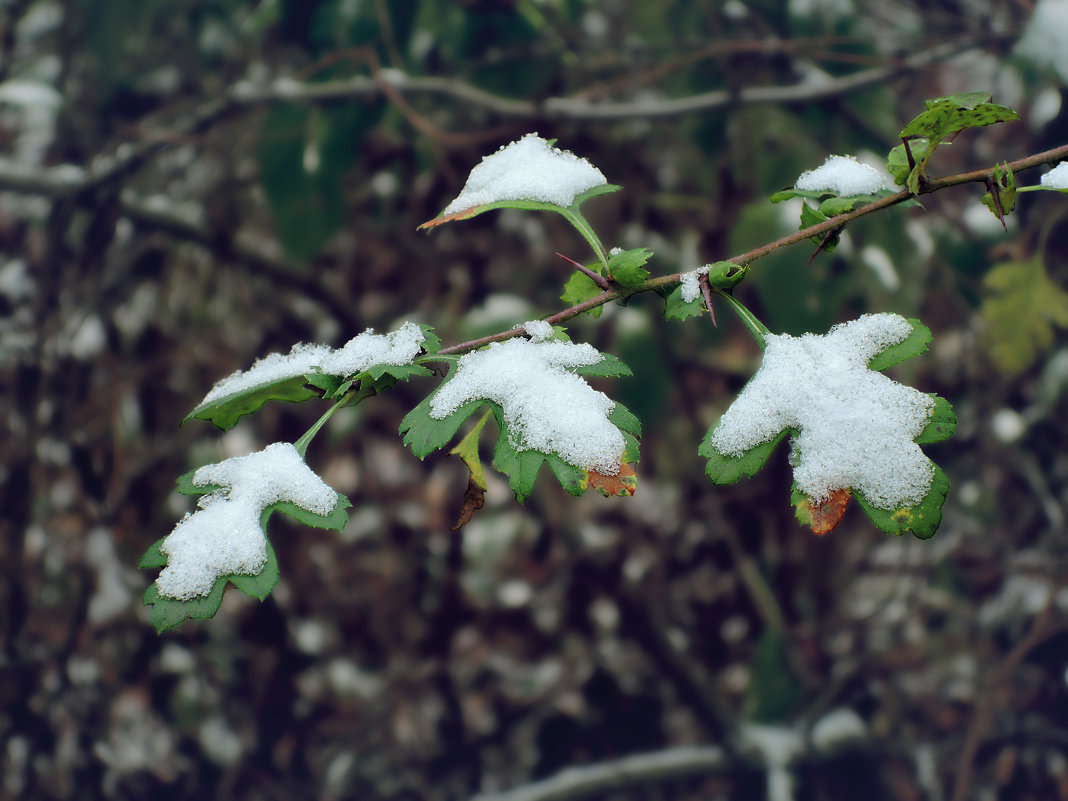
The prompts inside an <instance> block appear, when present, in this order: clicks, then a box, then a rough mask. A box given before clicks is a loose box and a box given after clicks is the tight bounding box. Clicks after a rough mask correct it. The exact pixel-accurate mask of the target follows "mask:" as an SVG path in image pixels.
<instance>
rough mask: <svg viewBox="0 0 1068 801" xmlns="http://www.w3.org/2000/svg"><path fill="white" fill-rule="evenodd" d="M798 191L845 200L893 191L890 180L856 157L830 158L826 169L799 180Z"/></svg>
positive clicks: (810, 172)
mask: <svg viewBox="0 0 1068 801" xmlns="http://www.w3.org/2000/svg"><path fill="white" fill-rule="evenodd" d="M794 188H795V189H801V190H804V191H806V192H820V191H828V192H837V193H838V194H839V195H840V196H841V197H854V196H855V195H871V194H874V193H875V192H879V191H881V190H883V189H889V188H890V184H889V179H888V178H887V177H886V176H884V175H883V174H882V173H880V172H879V171H878V170H877V169H875V168H874V167H872V166H871V165H869V164H862V163H861V162H859V161H857V160H856V158H854V157H853V156H828V157H827V160H826V161H825V162H823V166H821V167H817V168H816V169H814V170H808V171H807V172H803V173H801V175H800V176H798V179H797V183H795V184H794Z"/></svg>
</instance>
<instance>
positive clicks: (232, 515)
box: [156, 442, 338, 601]
mask: <svg viewBox="0 0 1068 801" xmlns="http://www.w3.org/2000/svg"><path fill="white" fill-rule="evenodd" d="M193 484H195V485H196V486H201V487H202V486H210V485H217V486H219V487H222V488H223V489H220V490H217V491H215V492H212V493H209V494H207V495H204V496H202V497H201V498H200V501H199V506H200V509H198V510H197V511H196V512H193V513H192V514H187V515H186V516H185V517H184V518H182V519H181V520H180V521H178V524H177V525H176V526H175V527H174V530H173V531H171V533H170V534H169V535H168V536H167V538H166V539H165V540H164V541H163V543H162V544H161V545H160V550H161V551H163V553H164V554H166V555H167V566H166V567H165V568H163V570H162V571H161V572H160V574H159V578H157V579H156V588H157V589H158V590H159V594H160V595H163V596H166V597H168V598H176V599H178V600H183V601H184V600H188V599H190V598H194V597H197V596H203V595H207V594H208V593H210V592H211V588H212V587H213V586H215V582H216V580H218V579H219V577H220V576H228V575H232V574H237V575H256V574H257V573H259V572H260V571H261V570H262V569H263V565H264V563H265V562H266V561H267V540H266V538H265V536H264V533H263V529H262V528H260V515H261V514H262V512H263V510H264V509H265V508H267V507H268V506H270V505H271V504H273V503H277V502H279V501H289V502H290V503H294V504H296V505H297V506H299V507H301V508H302V509H307V510H308V511H309V512H315V513H316V514H320V515H328V514H330V512H332V511H333V509H334V507H335V506H336V505H337V499H338V496H337V493H336V492H334V490H332V489H330V487H329V486H327V485H326V484H325V483H324V482H323V480H322V479H321V478H319V476H317V475H316V474H315V473H313V472H312V471H311V469H310V468H309V467H308V466H307V465H306V464H305V463H304V460H303V459H301V458H300V454H299V453H297V449H296V448H294V447H293V445H292V444H291V443H289V442H276V443H274V444H273V445H268V446H267V447H266V448H264V449H263V450H262V451H259V452H258V453H252V454H249V455H248V456H236V457H234V458H232V459H226V460H224V461H222V462H219V463H217V464H209V465H205V466H204V467H201V468H200V469H199V470H197V471H196V473H194V474H193Z"/></svg>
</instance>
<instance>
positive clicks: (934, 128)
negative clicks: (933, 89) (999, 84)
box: [899, 93, 1020, 149]
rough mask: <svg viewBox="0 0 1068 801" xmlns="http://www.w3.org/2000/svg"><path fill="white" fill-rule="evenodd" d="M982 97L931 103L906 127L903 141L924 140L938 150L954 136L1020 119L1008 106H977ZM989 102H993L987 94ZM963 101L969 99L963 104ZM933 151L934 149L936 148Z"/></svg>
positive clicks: (939, 99) (903, 131) (903, 130)
mask: <svg viewBox="0 0 1068 801" xmlns="http://www.w3.org/2000/svg"><path fill="white" fill-rule="evenodd" d="M981 94H984V93H973V94H971V95H967V96H965V95H953V96H951V97H943V98H938V99H937V100H927V101H925V104H926V106H927V110H926V111H924V112H923V113H921V114H919V115H917V116H916V117H914V118H913V120H912V121H911V122H910V123H909V124H908V125H906V126H905V127H904V128H903V129H902V130H901V133H900V134H899V136H900V137H901V138H902V139H912V138H915V137H922V138H924V139H926V140H927V141H928V142H930V143H932V144H933V145H934V146H937V145H939V144H941V142H942V140H943V139H945V137H946V136H947V135H949V134H951V133H955V132H957V131H963V130H964V129H966V128H979V127H983V126H986V125H994V124H995V123H999V122H1011V121H1012V120H1018V119H1019V118H1020V115H1019V114H1017V113H1016V112H1015V111H1013V110H1012V109H1011V108H1008V107H1007V106H999V105H998V104H996V103H987V102H975V101H976V98H978V97H979V96H980V95H981ZM985 97H986V98H987V99H989V98H990V95H989V94H986V95H985ZM959 98H967V99H966V100H965V101H964V102H961V101H960V100H959ZM932 149H933V148H932Z"/></svg>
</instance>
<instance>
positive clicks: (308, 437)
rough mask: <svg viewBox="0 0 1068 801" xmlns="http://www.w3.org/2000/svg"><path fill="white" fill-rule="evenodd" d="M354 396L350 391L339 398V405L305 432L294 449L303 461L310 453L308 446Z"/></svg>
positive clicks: (332, 407) (295, 443) (329, 410)
mask: <svg viewBox="0 0 1068 801" xmlns="http://www.w3.org/2000/svg"><path fill="white" fill-rule="evenodd" d="M354 395H355V393H353V392H351V391H350V392H346V393H345V394H344V395H342V396H341V397H340V398H338V400H337V403H335V404H334V405H333V406H331V407H330V408H329V409H327V410H326V411H325V412H323V416H322V417H320V418H319V419H318V420H316V421H315V422H314V423H313V424H312V427H311V428H309V429H308V430H307V431H305V432H304V433H303V434H302V435H301V437H300V439H298V440H297V441H296V442H294V443H293V447H294V448H296V449H297V453H299V454H300V458H301V459H303V458H304V455H305V454H306V453H307V452H308V445H309V444H310V443H311V441H312V440H313V439H315V435H316V434H318V433H319V429H320V428H322V427H323V426H324V425H326V421H327V420H329V419H330V418H331V417H333V416H334V412H336V411H337V410H338V409H340V408H341V407H342V406H344V405H345V404H346V403H348V402H349V401H350V400H352V398H353V396H354Z"/></svg>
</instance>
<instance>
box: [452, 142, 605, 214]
mask: <svg viewBox="0 0 1068 801" xmlns="http://www.w3.org/2000/svg"><path fill="white" fill-rule="evenodd" d="M607 183H608V181H607V180H606V179H605V177H604V175H603V174H602V173H601V171H600V170H599V169H597V168H596V167H594V166H593V165H592V164H590V163H589V162H588V161H586V159H583V158H579V157H578V156H576V155H575V154H574V153H571V152H569V151H567V150H560V149H558V148H555V147H553V146H552V145H551V144H550V143H549V142H548V141H546V140H545V139H542V138H541V137H540V136H538V135H537V134H536V133H529V134H527V135H526V136H524V137H523V138H522V139H519V140H518V141H515V142H512V143H511V144H509V145H506V146H504V147H502V148H501V149H500V150H498V151H497V152H496V153H494V154H493V155H490V156H485V157H484V158H483V159H482V162H481V163H480V164H478V165H477V166H476V167H475V168H474V169H473V170H471V174H470V175H469V176H468V177H467V183H466V184H464V188H463V191H462V192H460V194H459V195H458V196H457V197H456V199H455V200H453V201H452V203H450V204H449V205H448V206H446V207H445V210H444V211H443V212H442V215H449V214H459V213H460V212H463V211H467V210H468V209H473V208H475V207H476V206H484V205H486V204H487V203H497V202H499V201H502V200H534V201H538V202H540V203H552V204H554V205H556V206H563V207H564V208H566V207H568V206H570V205H571V204H572V203H574V201H575V198H576V197H578V196H579V195H581V194H582V193H583V192H586V191H587V190H590V189H593V188H594V187H597V186H604V185H605V184H607Z"/></svg>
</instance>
